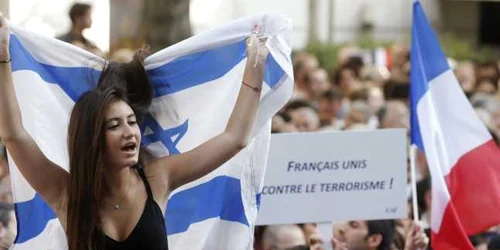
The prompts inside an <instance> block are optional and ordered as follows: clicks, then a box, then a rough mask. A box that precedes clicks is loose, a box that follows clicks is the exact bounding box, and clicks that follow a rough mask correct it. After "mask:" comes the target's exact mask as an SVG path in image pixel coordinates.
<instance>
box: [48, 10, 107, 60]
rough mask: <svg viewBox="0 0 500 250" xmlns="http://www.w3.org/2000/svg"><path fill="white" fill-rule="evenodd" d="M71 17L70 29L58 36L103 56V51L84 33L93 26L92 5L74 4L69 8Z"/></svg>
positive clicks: (62, 39)
mask: <svg viewBox="0 0 500 250" xmlns="http://www.w3.org/2000/svg"><path fill="white" fill-rule="evenodd" d="M69 18H70V19H71V28H70V30H69V31H68V32H67V33H65V34H63V35H61V36H58V37H57V39H59V40H61V41H64V42H67V43H71V44H73V45H75V46H78V47H80V48H82V49H85V50H87V51H90V52H92V53H94V54H96V55H99V56H103V55H104V54H103V52H102V51H101V50H100V49H99V48H98V47H97V46H96V45H95V44H94V43H93V42H91V41H90V40H89V39H87V38H86V37H85V36H84V35H83V31H84V30H86V29H88V28H90V27H91V26H92V6H91V5H89V4H86V3H75V4H73V5H72V6H71V8H70V10H69Z"/></svg>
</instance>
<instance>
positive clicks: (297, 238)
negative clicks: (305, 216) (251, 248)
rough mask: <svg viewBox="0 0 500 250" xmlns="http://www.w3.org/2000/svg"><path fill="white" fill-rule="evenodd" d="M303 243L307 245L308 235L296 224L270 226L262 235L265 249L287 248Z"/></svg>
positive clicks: (281, 249)
mask: <svg viewBox="0 0 500 250" xmlns="http://www.w3.org/2000/svg"><path fill="white" fill-rule="evenodd" d="M303 245H307V242H306V237H305V235H304V232H303V231H302V229H301V228H300V227H299V226H298V225H295V224H287V225H271V226H268V227H266V229H265V230H264V234H263V236H262V249H263V250H285V249H288V248H292V247H296V246H303Z"/></svg>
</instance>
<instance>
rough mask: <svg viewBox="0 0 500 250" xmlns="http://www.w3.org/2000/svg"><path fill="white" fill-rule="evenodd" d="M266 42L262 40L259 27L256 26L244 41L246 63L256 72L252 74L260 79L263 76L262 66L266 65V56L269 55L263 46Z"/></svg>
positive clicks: (264, 39)
mask: <svg viewBox="0 0 500 250" xmlns="http://www.w3.org/2000/svg"><path fill="white" fill-rule="evenodd" d="M266 40H267V39H266V38H262V35H261V33H260V26H258V25H255V27H254V29H253V31H252V33H251V34H250V36H248V38H247V40H246V42H247V57H248V62H247V63H248V64H250V65H253V67H254V68H255V71H256V72H254V73H257V74H259V75H260V76H261V77H262V76H263V73H264V65H265V64H266V59H267V55H268V54H269V50H268V49H267V47H266V45H265V42H266Z"/></svg>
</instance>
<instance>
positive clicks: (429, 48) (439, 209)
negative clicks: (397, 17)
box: [410, 1, 500, 250]
mask: <svg viewBox="0 0 500 250" xmlns="http://www.w3.org/2000/svg"><path fill="white" fill-rule="evenodd" d="M410 99H411V100H410V102H411V137H412V138H411V140H412V143H413V144H416V145H417V147H418V148H419V149H420V150H422V151H424V152H425V155H426V157H427V162H428V164H429V168H430V173H431V176H432V208H431V210H432V211H431V234H432V247H433V248H434V249H437V250H443V249H444V250H454V249H460V250H463V249H473V247H472V245H471V243H470V242H469V240H468V238H467V236H468V235H472V234H476V233H479V232H481V231H484V230H485V229H488V228H489V227H491V226H494V225H497V224H500V214H499V213H498V212H499V211H500V148H499V147H498V146H497V145H496V143H495V142H494V141H493V139H492V137H491V135H490V133H489V132H488V130H487V129H486V127H485V126H484V125H483V123H482V122H481V120H480V119H479V117H478V116H477V115H476V113H475V112H474V109H473V108H472V106H471V105H470V103H469V102H468V100H467V98H466V96H465V94H464V93H463V91H462V90H461V88H460V86H459V83H458V81H457V79H456V77H455V76H454V74H453V71H452V70H451V68H450V66H449V65H448V63H447V60H446V57H445V55H444V53H443V51H442V50H441V47H440V45H439V42H438V40H437V38H436V36H435V34H434V32H433V31H432V28H431V26H430V25H429V22H428V21H427V18H426V16H425V13H424V11H423V9H422V6H421V5H420V2H419V1H415V2H414V3H413V25H412V44H411V94H410Z"/></svg>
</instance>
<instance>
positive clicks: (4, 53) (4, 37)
mask: <svg viewBox="0 0 500 250" xmlns="http://www.w3.org/2000/svg"><path fill="white" fill-rule="evenodd" d="M9 39H10V31H9V26H8V25H7V20H6V19H5V18H4V17H3V14H2V12H0V61H5V60H8V59H10V54H9Z"/></svg>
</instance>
